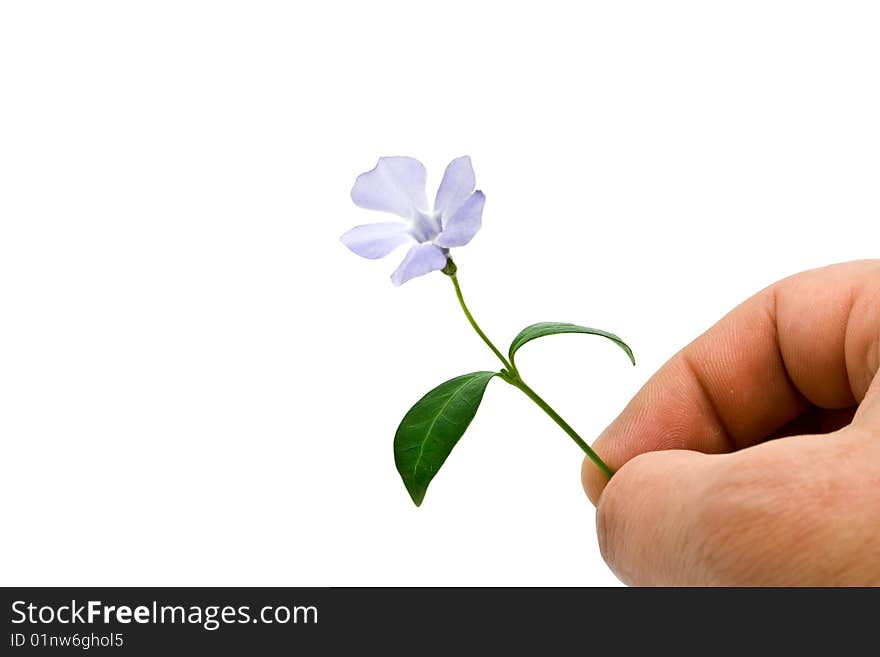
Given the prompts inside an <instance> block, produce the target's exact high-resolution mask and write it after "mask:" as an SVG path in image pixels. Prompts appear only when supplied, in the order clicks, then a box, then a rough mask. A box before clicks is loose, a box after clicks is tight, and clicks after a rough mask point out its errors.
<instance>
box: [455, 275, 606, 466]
mask: <svg viewBox="0 0 880 657" xmlns="http://www.w3.org/2000/svg"><path fill="white" fill-rule="evenodd" d="M456 271H457V267H456V266H455V263H454V262H452V259H451V258H450V259H449V260H448V262H447V265H446V268H445V269H443V273H444V274H446V275H447V276H449V278H451V279H452V284H453V285H454V286H455V296H457V297H458V303H459V305H461V309H462V310H463V311H464V315H465V317H467V320H468V322H470V324H471V326H472V327H473V328H474V331H476V332H477V335H479V336H480V338H481V339H482V340H483V342H485V343H486V344H487V345H488V347H489V349H491V350H492V353H494V354H495V355H496V356H497V357H498V360H500V361H501V362H502V363H504V368H505V369H503V370H501V378H502V379H504V380H505V381H507V382H508V383H509V384H510V385H512V386H513V387H515V388H519V389H520V390H522V392H523V393H524V394H525V395H526V397H528V398H529V399H531V400H532V401H533V402H535V404H537V405H538V408H540V409H541V410H542V411H544V412H545V413H546V414H547V415H549V416H550V418H551V419H552V420H553V421H554V422H555V423H556V424H558V425H559V426H560V427H561V428H562V430H563V431H565V433H567V434H568V435H569V436H570V437H571V439H572V440H573V441H574V442H575V443H576V444H577V446H578V447H580V448H581V449H582V450H583V451H584V453H585V454H586V455H587V456H588V457H590V460H591V461H592V462H593V463H595V464H596V467H598V468H599V469H600V470H601V471H602V472H604V473H605V475H606V476H607V477H608V478H609V479H610V478H611V475H613V474H614V471H613V470H612V469H611V468H609V467H608V466H607V465H605V462H604V461H603V460H602V459H601V458H599V455H598V454H596V452H594V451H593V450H592V448H591V447H590V446H589V445H587V442H586V441H585V440H584V439H583V438H581V437H580V436H579V435H578V433H577V431H575V430H574V429H572V428H571V425H569V424H568V422H566V421H565V420H563V419H562V416H561V415H559V413H557V412H556V411H554V410H553V408H552V407H551V406H550V404H548V403H547V402H545V401H544V400H543V399H541V397H540V395H538V393H537V392H535V391H534V390H532V389H531V388H530V387H529V386H528V385H526V383H525V381H523V380H522V377H521V376H520V375H519V372H518V371H517V369H516V366H515V365H514V364H513V360H512V359H511V361H510V362H508V360H507V359H506V358H505V357H504V355H503V354H502V353H501V352H500V351H499V350H498V348H497V347H496V346H495V345H494V344H492V341H491V340H490V339H489V338H488V336H487V335H486V334H485V333H483V329H481V328H480V326H479V324H477V321H476V320H475V319H474V316H473V315H471V311H470V310H468V307H467V304H465V302H464V297H463V296H462V294H461V286H459V284H458V277H457V276H456Z"/></svg>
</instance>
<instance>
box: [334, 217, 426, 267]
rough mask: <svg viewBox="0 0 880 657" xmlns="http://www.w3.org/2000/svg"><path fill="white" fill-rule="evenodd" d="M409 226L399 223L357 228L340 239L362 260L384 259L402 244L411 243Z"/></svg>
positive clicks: (366, 225)
mask: <svg viewBox="0 0 880 657" xmlns="http://www.w3.org/2000/svg"><path fill="white" fill-rule="evenodd" d="M408 228H409V227H408V226H407V225H406V224H403V223H400V222H397V221H388V222H385V223H379V224H365V225H363V226H355V227H354V228H352V229H351V230H350V231H348V232H347V233H345V234H344V235H343V236H342V237H340V238H339V239H341V240H342V243H343V244H345V246H347V247H348V248H349V249H351V250H352V251H354V252H355V253H357V254H358V255H359V256H361V257H362V258H369V259H370V260H375V259H376V258H384V257H385V256H387V255H388V254H389V253H391V252H392V251H393V250H394V249H396V248H397V247H398V246H400V245H401V244H405V243H406V242H409V241H410V240H411V239H412V238H411V237H410V235H409V230H408Z"/></svg>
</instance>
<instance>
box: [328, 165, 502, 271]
mask: <svg viewBox="0 0 880 657" xmlns="http://www.w3.org/2000/svg"><path fill="white" fill-rule="evenodd" d="M427 177H428V173H427V171H426V170H425V166H424V165H423V164H422V163H421V162H419V161H418V160H417V159H415V158H413V157H380V158H379V162H378V163H377V164H376V166H375V167H374V168H373V169H371V170H370V171H367V172H366V173H362V174H361V175H359V176H358V177H357V180H355V182H354V187H352V188H351V200H352V201H354V202H355V204H356V205H358V206H360V207H362V208H365V209H367V210H379V211H380V212H390V213H391V214H396V215H397V216H398V217H402V218H403V219H404V220H405V221H386V222H381V223H375V224H365V225H362V226H355V227H354V228H352V229H351V230H350V231H348V232H347V233H345V234H344V235H343V236H342V238H341V239H342V242H343V244H345V246H347V247H348V248H349V249H351V250H352V251H354V252H355V253H356V254H358V255H359V256H361V257H363V258H370V259H376V258H384V257H385V256H387V255H388V254H389V253H391V252H392V251H394V250H395V249H396V248H397V247H399V246H402V245H404V244H411V243H413V242H415V244H413V245H412V246H411V247H410V249H409V251H407V253H406V255H405V256H404V258H403V262H401V263H400V266H399V267H398V268H397V269H396V270H395V272H394V273H393V274H391V282H392V283H394V285H402V284H403V283H406V282H407V281H408V280H410V279H411V278H415V277H416V276H422V275H424V274H428V273H430V272H432V271H437V270H439V269H443V268H444V267H445V266H446V259H447V256H448V254H449V248H450V247H455V246H464V245H465V244H467V243H468V242H470V241H471V239H473V237H474V235H476V234H477V231H478V230H480V224H481V222H482V217H483V205H484V204H485V203H486V196H485V194H483V192H481V191H479V190H477V191H474V187H475V185H476V179H475V178H474V169H473V167H472V166H471V158H470V157H468V156H467V155H465V156H463V157H459V158H456V159H454V160H452V162H450V163H449V166H447V167H446V172H445V173H444V174H443V180H442V182H441V183H440V188H439V189H438V190H437V196H436V198H435V199H434V208H433V209H430V208H429V207H428V200H427V197H426V195H425V181H426V180H427Z"/></svg>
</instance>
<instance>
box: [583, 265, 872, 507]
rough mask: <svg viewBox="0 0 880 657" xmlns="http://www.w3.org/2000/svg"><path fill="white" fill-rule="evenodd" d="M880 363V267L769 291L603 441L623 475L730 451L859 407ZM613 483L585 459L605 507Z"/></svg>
mask: <svg viewBox="0 0 880 657" xmlns="http://www.w3.org/2000/svg"><path fill="white" fill-rule="evenodd" d="M878 359H880V260H864V261H858V262H851V263H845V264H840V265H832V266H830V267H825V268H822V269H815V270H811V271H807V272H803V273H801V274H797V275H795V276H791V277H789V278H786V279H784V280H782V281H779V282H778V283H775V284H774V285H771V286H770V287H768V288H766V289H764V290H762V291H761V292H759V293H758V294H756V295H755V296H753V297H751V298H750V299H748V300H747V301H745V302H744V303H742V304H741V305H740V306H738V307H737V308H735V309H734V310H732V311H731V312H730V313H728V314H727V315H726V316H725V317H724V318H723V319H721V320H720V321H719V322H718V323H717V324H716V325H715V326H713V327H712V328H711V329H709V330H708V331H707V332H706V333H704V334H703V335H701V336H700V337H699V338H697V339H696V340H695V341H694V342H692V343H691V344H689V345H688V346H687V347H685V348H684V349H682V350H681V351H680V352H678V353H677V354H676V355H675V356H673V357H672V358H671V359H670V360H669V361H668V362H667V363H666V364H665V365H664V366H663V367H662V368H661V369H660V370H659V371H658V372H657V373H656V374H655V375H654V376H653V377H652V378H651V379H650V380H649V381H648V382H647V383H646V384H645V385H644V387H643V388H642V389H641V390H640V391H639V392H638V394H637V395H636V396H635V397H634V398H633V400H632V401H631V402H630V403H629V404H628V405H627V407H626V408H625V409H624V410H623V412H622V413H621V414H620V416H619V417H618V418H617V419H616V420H615V421H614V422H613V423H612V424H611V425H610V426H609V427H608V428H607V429H606V430H605V431H604V432H602V434H601V435H600V436H599V438H598V439H597V440H596V442H595V443H594V445H593V449H594V450H595V451H596V452H597V453H598V454H599V455H600V456H601V457H602V458H603V460H605V462H606V463H607V464H608V465H609V466H610V467H611V468H612V469H614V470H616V469H618V468H620V467H621V466H622V465H623V464H624V463H626V462H627V461H628V460H630V459H631V458H633V457H635V456H637V455H639V454H641V453H644V452H649V451H655V450H662V449H689V450H696V451H700V452H706V453H721V452H729V451H733V450H737V449H741V448H744V447H748V446H750V445H753V444H755V443H757V442H759V441H761V440H762V439H763V438H765V437H767V436H768V435H769V434H771V433H772V432H774V431H776V430H777V429H779V428H780V427H782V426H783V425H785V424H787V423H788V422H790V421H791V420H793V419H795V418H796V417H798V416H799V415H800V414H801V413H803V411H804V410H806V409H807V408H808V407H809V406H810V405H811V404H813V405H815V406H818V407H820V408H825V409H837V408H845V407H850V406H854V405H855V404H857V403H859V402H860V401H862V399H863V398H864V396H865V394H866V392H867V390H868V388H869V386H870V384H871V381H872V379H873V378H874V375H875V373H876V372H877V367H878ZM606 481H607V480H606V478H605V476H604V475H603V474H602V473H601V472H599V470H598V469H596V467H595V466H593V465H592V463H591V462H589V461H586V460H585V462H584V468H583V482H584V489H585V490H586V492H587V495H588V496H589V497H590V499H591V500H592V501H593V503H596V501H597V500H598V498H599V494H600V493H601V491H602V488H603V487H604V485H605V483H606Z"/></svg>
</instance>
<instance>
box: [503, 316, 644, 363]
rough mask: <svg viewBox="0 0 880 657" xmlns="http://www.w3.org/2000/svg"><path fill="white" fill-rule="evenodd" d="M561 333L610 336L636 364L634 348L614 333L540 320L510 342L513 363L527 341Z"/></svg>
mask: <svg viewBox="0 0 880 657" xmlns="http://www.w3.org/2000/svg"><path fill="white" fill-rule="evenodd" d="M559 333H588V334H590V335H601V336H602V337H603V338H608V339H609V340H611V341H612V342H614V343H615V344H616V345H617V346H618V347H620V348H621V349H623V350H624V351H625V352H626V355H627V356H629V359H630V361H632V364H633V365H635V364H636V359H635V357H634V356H633V352H632V349H630V348H629V346H628V345H627V344H626V342H624V341H623V340H621V339H620V338H618V337H617V336H616V335H614V334H613V333H609V332H608V331H601V330H599V329H594V328H589V327H587V326H578V325H577V324H568V323H565V322H540V323H539V324H532V325H531V326H526V327H525V328H524V329H523V330H522V331H520V332H519V335H517V336H516V337H515V338H514V339H513V342H511V343H510V352H509V354H510V362H511V363H513V356H514V354H515V353H516V352H517V350H519V348H520V347H522V346H523V345H524V344H526V343H527V342H531V341H532V340H536V339H537V338H543V337H544V336H545V335H558V334H559Z"/></svg>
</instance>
